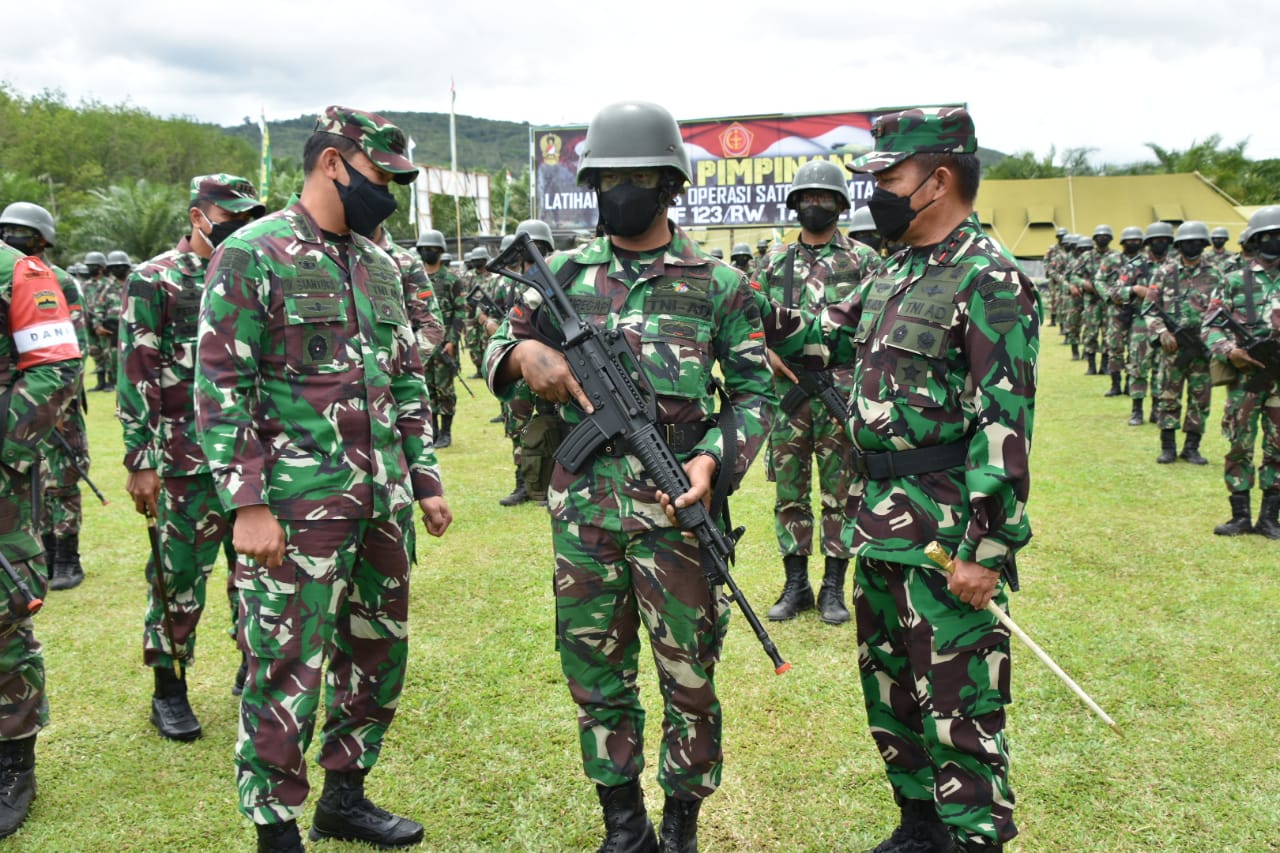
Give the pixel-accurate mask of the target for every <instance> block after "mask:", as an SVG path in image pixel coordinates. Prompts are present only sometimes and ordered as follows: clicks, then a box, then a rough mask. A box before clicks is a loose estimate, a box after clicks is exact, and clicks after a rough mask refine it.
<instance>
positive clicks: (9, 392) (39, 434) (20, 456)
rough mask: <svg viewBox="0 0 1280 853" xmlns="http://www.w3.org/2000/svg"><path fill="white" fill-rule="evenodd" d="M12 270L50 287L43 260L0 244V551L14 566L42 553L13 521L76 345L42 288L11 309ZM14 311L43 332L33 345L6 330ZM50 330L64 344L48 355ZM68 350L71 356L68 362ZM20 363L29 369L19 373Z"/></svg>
mask: <svg viewBox="0 0 1280 853" xmlns="http://www.w3.org/2000/svg"><path fill="white" fill-rule="evenodd" d="M20 264H21V265H25V266H26V267H27V269H29V270H30V271H31V273H32V274H33V275H35V276H37V277H39V278H41V279H46V278H47V281H48V284H49V287H50V288H55V287H58V283H57V277H56V276H55V275H54V273H53V271H52V270H50V269H49V268H48V267H47V266H45V264H44V262H43V261H41V260H40V259H39V258H30V257H27V256H26V255H23V254H22V253H20V252H19V251H17V250H16V249H14V248H13V247H11V246H9V245H8V244H6V243H0V327H2V328H4V329H5V330H6V331H5V334H3V335H0V395H3V399H4V400H5V407H4V410H3V413H2V414H0V429H2V430H3V434H0V462H3V463H4V465H5V469H6V470H7V471H8V474H7V475H6V476H0V546H3V548H4V555H5V556H6V557H8V558H9V560H11V561H15V562H16V561H18V560H28V559H30V558H32V557H34V556H36V554H38V553H40V551H41V550H42V549H43V545H41V544H40V540H39V539H38V538H37V537H36V536H35V531H34V530H29V529H22V528H21V527H19V526H18V524H17V522H18V519H20V518H22V517H24V515H25V516H26V517H28V518H29V517H30V515H31V507H29V506H28V507H27V508H26V511H25V513H24V512H23V510H22V509H21V506H22V505H23V504H28V503H29V502H30V501H31V489H30V485H29V481H28V479H27V478H28V477H29V476H31V475H33V474H36V473H38V472H39V470H40V469H39V467H38V466H39V464H40V463H39V459H40V452H41V451H40V448H41V446H42V445H44V444H46V443H48V442H49V441H50V440H51V439H50V435H49V434H50V433H51V432H52V431H53V428H54V425H55V424H56V423H57V421H58V418H59V417H61V414H62V412H63V411H65V409H66V407H67V406H68V405H69V403H70V398H71V397H73V396H74V395H75V394H76V393H77V392H78V389H79V384H78V382H77V381H76V380H77V377H78V376H79V373H80V370H81V359H80V354H79V346H78V345H75V344H73V345H72V347H70V349H68V348H67V347H66V346H65V343H67V340H66V338H70V339H71V341H74V337H75V332H74V329H73V328H72V325H71V316H70V312H69V311H68V310H67V308H66V307H65V306H64V305H62V304H61V303H60V302H57V301H55V300H54V299H53V298H52V296H51V294H49V296H48V298H47V299H46V294H47V293H48V291H45V290H41V291H39V292H37V293H36V294H35V299H36V302H35V305H34V306H32V305H26V306H16V305H14V302H13V299H14V293H13V290H14V274H15V271H16V270H18V269H19V265H20ZM58 289H59V290H61V288H60V287H58ZM64 301H65V300H64ZM19 309H23V310H25V312H26V316H27V317H28V320H27V321H23V322H31V323H33V325H35V326H37V327H43V330H44V335H43V336H41V337H40V338H39V339H36V338H34V337H30V336H28V335H27V334H24V333H23V331H22V330H20V329H15V328H14V327H15V325H16V324H17V323H18V322H20V321H19V319H18V310H19ZM54 332H56V333H57V339H58V340H59V341H61V342H62V343H63V344H64V345H63V346H61V347H58V348H57V349H56V350H55V349H53V348H52V347H50V346H49V344H48V341H49V340H51V339H53V337H54V335H53V333H54ZM64 335H65V337H64ZM71 351H75V352H76V353H77V354H76V355H75V356H74V357H72V356H71V354H70V352H71ZM20 360H22V361H24V362H26V361H28V360H29V361H31V362H34V363H31V364H29V365H27V366H24V367H21V368H19V366H18V364H19V361H20ZM15 474H17V475H19V476H14V475H15Z"/></svg>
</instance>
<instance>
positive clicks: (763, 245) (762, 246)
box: [756, 238, 769, 252]
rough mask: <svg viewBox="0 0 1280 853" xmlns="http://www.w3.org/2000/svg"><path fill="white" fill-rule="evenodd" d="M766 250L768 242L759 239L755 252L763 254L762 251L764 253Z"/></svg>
mask: <svg viewBox="0 0 1280 853" xmlns="http://www.w3.org/2000/svg"><path fill="white" fill-rule="evenodd" d="M767 248H769V241H768V240H766V239H763V238H761V239H759V240H757V241H756V251H757V252H763V251H764V250H765V249H767Z"/></svg>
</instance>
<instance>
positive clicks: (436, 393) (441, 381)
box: [425, 356, 461, 416]
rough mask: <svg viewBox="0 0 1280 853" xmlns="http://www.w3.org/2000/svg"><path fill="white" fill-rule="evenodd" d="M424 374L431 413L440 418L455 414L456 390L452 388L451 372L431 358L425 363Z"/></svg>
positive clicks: (441, 363)
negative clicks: (440, 416)
mask: <svg viewBox="0 0 1280 853" xmlns="http://www.w3.org/2000/svg"><path fill="white" fill-rule="evenodd" d="M455 361H456V359H455ZM459 366H461V365H459ZM425 372H426V376H427V396H428V397H429V398H430V400H431V411H432V412H434V413H435V414H436V415H442V416H443V415H452V414H454V413H455V412H457V411H458V389H457V388H455V387H454V379H453V371H452V370H450V369H449V366H448V365H447V364H445V363H444V361H442V360H441V359H439V358H436V357H434V356H433V357H432V358H431V359H429V360H428V361H427V365H426V371H425Z"/></svg>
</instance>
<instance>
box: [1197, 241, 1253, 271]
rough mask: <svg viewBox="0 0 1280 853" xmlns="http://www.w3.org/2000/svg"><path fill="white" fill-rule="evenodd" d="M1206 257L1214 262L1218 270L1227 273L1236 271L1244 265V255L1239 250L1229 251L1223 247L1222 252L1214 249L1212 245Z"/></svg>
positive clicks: (1205, 254)
mask: <svg viewBox="0 0 1280 853" xmlns="http://www.w3.org/2000/svg"><path fill="white" fill-rule="evenodd" d="M1204 259H1205V260H1206V261H1208V262H1209V263H1211V264H1213V265H1214V266H1215V267H1217V268H1218V270H1219V271H1220V272H1221V273H1222V274H1223V275H1226V274H1227V273H1231V272H1235V271H1236V270H1238V269H1242V268H1243V267H1244V263H1243V259H1242V256H1241V255H1240V253H1239V252H1228V251H1227V250H1226V249H1223V250H1222V251H1221V252H1217V251H1214V249H1213V248H1212V247H1210V248H1209V249H1208V250H1206V251H1205V253H1204Z"/></svg>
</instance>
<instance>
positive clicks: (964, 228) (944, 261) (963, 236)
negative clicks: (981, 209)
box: [928, 213, 985, 266]
mask: <svg viewBox="0 0 1280 853" xmlns="http://www.w3.org/2000/svg"><path fill="white" fill-rule="evenodd" d="M983 236H985V232H983V230H982V224H981V223H980V222H978V214H976V213H971V214H969V215H968V216H967V217H965V218H964V220H963V221H962V222H961V223H960V224H959V225H957V226H956V227H955V229H954V230H952V232H951V233H950V234H948V235H947V236H946V237H945V238H944V239H943V240H942V242H941V243H938V244H937V245H935V246H933V247H932V248H931V249H930V251H929V255H928V263H930V264H936V265H938V266H954V265H955V262H956V259H957V258H960V257H962V256H963V255H964V254H965V253H966V252H968V251H969V247H970V246H972V245H973V244H974V242H975V241H977V240H978V239H979V238H980V237H983Z"/></svg>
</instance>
